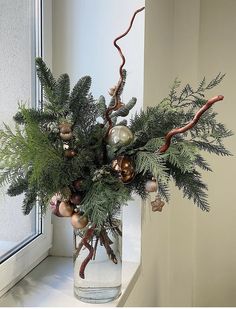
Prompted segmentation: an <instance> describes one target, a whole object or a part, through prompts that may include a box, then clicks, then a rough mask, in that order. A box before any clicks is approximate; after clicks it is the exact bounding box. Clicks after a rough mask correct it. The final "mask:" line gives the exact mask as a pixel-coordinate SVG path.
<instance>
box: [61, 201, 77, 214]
mask: <svg viewBox="0 0 236 309" xmlns="http://www.w3.org/2000/svg"><path fill="white" fill-rule="evenodd" d="M58 210H59V213H60V215H61V216H62V217H71V216H72V214H73V212H74V210H73V207H71V205H70V204H69V202H66V201H63V202H61V203H60V204H59V207H58Z"/></svg>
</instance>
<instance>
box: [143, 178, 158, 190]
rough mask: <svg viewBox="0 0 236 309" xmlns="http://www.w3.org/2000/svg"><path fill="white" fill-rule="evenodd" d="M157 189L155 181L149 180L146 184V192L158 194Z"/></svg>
mask: <svg viewBox="0 0 236 309" xmlns="http://www.w3.org/2000/svg"><path fill="white" fill-rule="evenodd" d="M157 188H158V184H157V181H156V180H155V179H152V180H148V181H147V182H146V184H145V190H146V192H156V191H157Z"/></svg>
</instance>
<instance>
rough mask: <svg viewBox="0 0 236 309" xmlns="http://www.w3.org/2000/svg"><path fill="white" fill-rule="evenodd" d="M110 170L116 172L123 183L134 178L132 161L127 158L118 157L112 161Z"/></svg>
mask: <svg viewBox="0 0 236 309" xmlns="http://www.w3.org/2000/svg"><path fill="white" fill-rule="evenodd" d="M112 168H113V169H114V170H115V171H116V172H118V174H119V178H120V179H121V180H122V181H123V182H124V183H128V182H130V181H132V180H133V178H134V175H135V173H134V166H133V161H132V159H131V158H130V157H128V156H119V157H117V158H116V159H115V160H113V161H112Z"/></svg>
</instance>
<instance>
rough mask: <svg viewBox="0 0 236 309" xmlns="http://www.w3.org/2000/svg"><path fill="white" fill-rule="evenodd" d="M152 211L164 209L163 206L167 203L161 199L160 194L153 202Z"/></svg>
mask: <svg viewBox="0 0 236 309" xmlns="http://www.w3.org/2000/svg"><path fill="white" fill-rule="evenodd" d="M151 205H152V211H160V212H161V211H162V208H163V206H164V205H165V203H164V202H163V201H162V200H161V198H160V197H159V196H157V197H156V199H155V200H154V201H152V202H151Z"/></svg>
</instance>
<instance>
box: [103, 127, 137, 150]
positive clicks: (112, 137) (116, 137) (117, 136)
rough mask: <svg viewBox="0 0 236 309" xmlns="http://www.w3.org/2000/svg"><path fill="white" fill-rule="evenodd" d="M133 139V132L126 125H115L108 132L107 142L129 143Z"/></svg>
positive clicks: (115, 143) (112, 144) (111, 143)
mask: <svg viewBox="0 0 236 309" xmlns="http://www.w3.org/2000/svg"><path fill="white" fill-rule="evenodd" d="M133 139H134V135H133V133H132V132H131V131H130V129H129V128H127V127H126V126H115V127H113V128H112V129H111V130H110V131H109V133H108V138H107V143H108V144H109V145H110V146H117V145H121V146H125V145H129V144H130V143H131V142H132V141H133Z"/></svg>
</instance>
